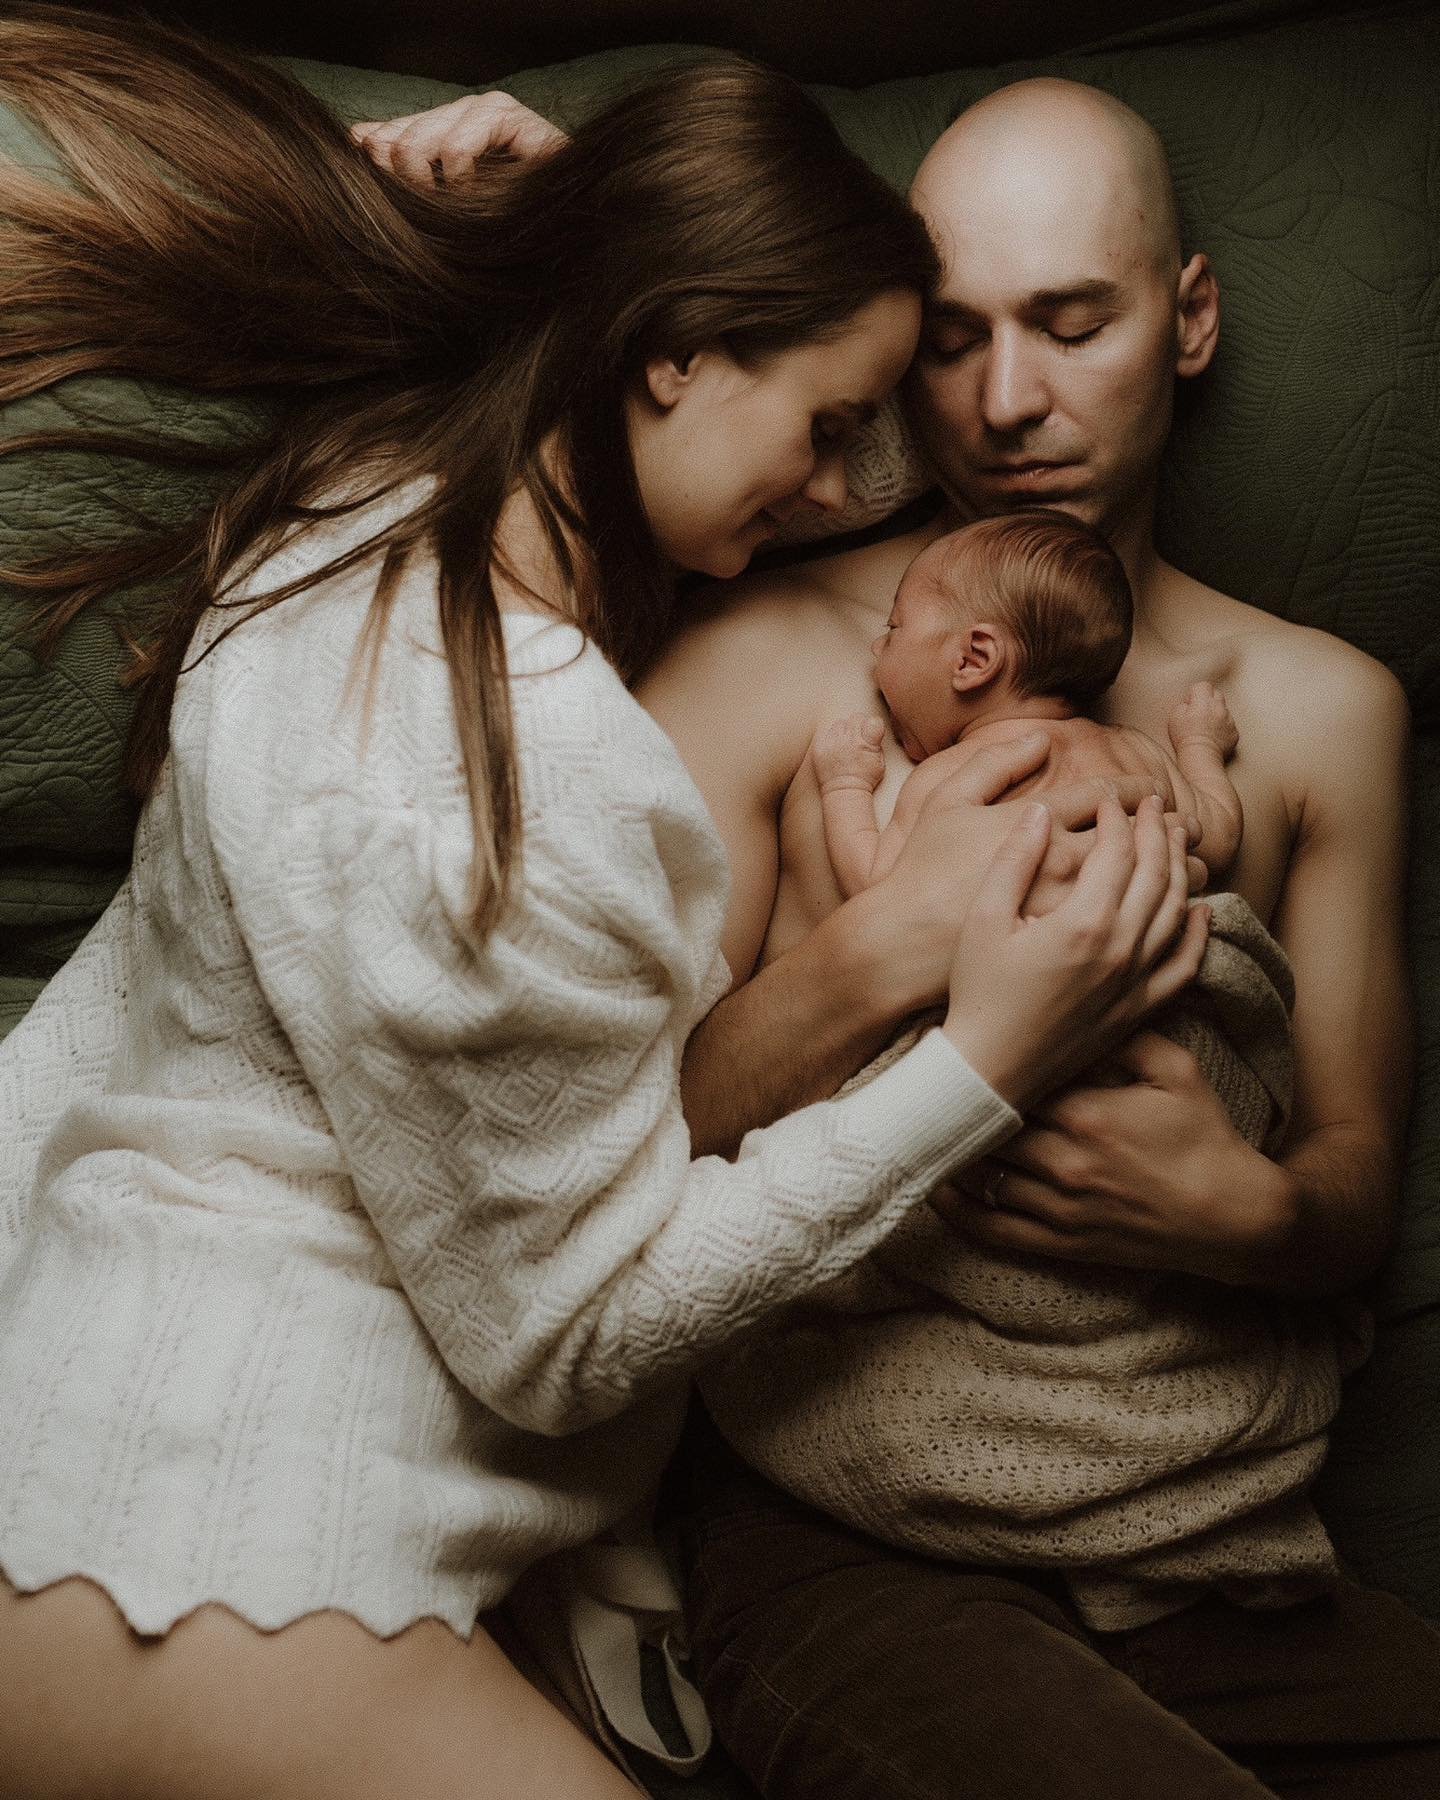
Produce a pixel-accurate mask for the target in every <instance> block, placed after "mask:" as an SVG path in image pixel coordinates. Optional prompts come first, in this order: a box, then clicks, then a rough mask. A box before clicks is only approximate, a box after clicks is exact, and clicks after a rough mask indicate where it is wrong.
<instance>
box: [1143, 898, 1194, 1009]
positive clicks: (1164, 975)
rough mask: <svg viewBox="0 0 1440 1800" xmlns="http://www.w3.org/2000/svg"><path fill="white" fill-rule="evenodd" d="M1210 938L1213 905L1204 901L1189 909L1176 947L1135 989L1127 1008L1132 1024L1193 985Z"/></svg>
mask: <svg viewBox="0 0 1440 1800" xmlns="http://www.w3.org/2000/svg"><path fill="white" fill-rule="evenodd" d="M1209 937H1210V908H1209V907H1208V906H1206V905H1205V904H1204V903H1203V902H1201V903H1200V904H1199V905H1197V906H1192V907H1191V908H1190V909H1189V914H1188V916H1187V918H1186V920H1185V929H1184V930H1183V931H1182V932H1181V934H1180V936H1179V938H1178V939H1177V941H1176V944H1175V948H1174V949H1173V950H1172V951H1171V952H1170V953H1169V955H1168V956H1166V958H1165V960H1164V961H1163V962H1161V963H1159V964H1158V965H1157V966H1156V967H1155V968H1154V969H1152V970H1151V972H1150V974H1149V975H1147V976H1146V978H1145V979H1144V981H1142V982H1141V983H1140V985H1139V986H1138V987H1137V988H1136V989H1135V990H1134V992H1133V994H1132V1000H1133V1002H1134V1005H1133V1007H1132V1008H1130V1009H1127V1010H1128V1011H1129V1014H1130V1021H1131V1022H1132V1023H1133V1022H1135V1021H1136V1020H1139V1019H1141V1018H1143V1017H1144V1016H1145V1014H1146V1013H1148V1012H1153V1011H1154V1009H1155V1008H1156V1007H1157V1006H1164V1004H1165V1003H1166V1001H1167V1000H1173V999H1174V998H1175V996H1176V995H1177V994H1178V993H1179V992H1180V991H1181V990H1182V989H1183V988H1187V987H1188V986H1189V985H1190V983H1191V982H1192V981H1193V980H1194V979H1195V977H1196V976H1197V975H1198V974H1199V973H1200V964H1201V963H1202V962H1203V961H1204V959H1205V946H1206V944H1207V943H1208V941H1209Z"/></svg>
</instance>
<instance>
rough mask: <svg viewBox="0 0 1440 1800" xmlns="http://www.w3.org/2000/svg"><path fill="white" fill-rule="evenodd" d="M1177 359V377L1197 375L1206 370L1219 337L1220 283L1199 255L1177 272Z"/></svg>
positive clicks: (1208, 259)
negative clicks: (1178, 278) (1178, 280)
mask: <svg viewBox="0 0 1440 1800" xmlns="http://www.w3.org/2000/svg"><path fill="white" fill-rule="evenodd" d="M1175 299H1176V310H1177V317H1178V323H1179V329H1178V333H1177V337H1178V343H1179V356H1178V357H1177V358H1176V362H1175V372H1176V374H1177V375H1198V374H1200V372H1201V371H1202V370H1203V369H1208V368H1209V366H1210V359H1211V357H1213V356H1214V354H1215V345H1216V343H1217V342H1218V340H1219V337H1220V283H1219V282H1218V281H1216V279H1215V271H1214V270H1213V269H1212V268H1211V267H1210V258H1209V257H1208V256H1202V255H1200V254H1199V253H1198V252H1197V254H1196V255H1194V256H1192V257H1191V258H1190V260H1189V262H1188V263H1186V265H1185V267H1184V268H1183V269H1182V270H1181V271H1180V284H1179V287H1178V288H1177V290H1176V296H1175Z"/></svg>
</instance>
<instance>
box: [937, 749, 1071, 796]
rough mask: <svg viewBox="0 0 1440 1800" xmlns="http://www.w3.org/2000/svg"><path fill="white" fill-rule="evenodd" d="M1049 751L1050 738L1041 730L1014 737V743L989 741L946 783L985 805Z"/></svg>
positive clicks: (1037, 764) (1031, 770)
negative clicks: (988, 743) (993, 742)
mask: <svg viewBox="0 0 1440 1800" xmlns="http://www.w3.org/2000/svg"><path fill="white" fill-rule="evenodd" d="M1049 754H1050V740H1049V738H1048V737H1046V735H1045V733H1044V732H1043V731H1035V732H1031V733H1030V734H1029V735H1028V736H1026V737H1023V738H1017V739H1016V740H1015V742H1014V743H1013V744H991V745H988V746H987V747H986V748H985V749H984V750H980V751H977V752H976V754H975V755H974V756H972V757H971V758H970V760H969V762H967V763H966V765H965V767H964V768H963V769H962V770H961V771H960V773H959V774H958V775H954V776H952V777H951V778H950V779H949V780H948V781H947V782H946V783H945V786H946V787H947V788H950V789H951V791H952V793H955V794H963V795H964V797H965V798H966V799H967V800H970V801H973V802H974V803H975V804H976V805H979V806H988V805H989V804H990V803H991V801H992V800H998V799H999V798H1000V796H1001V795H1002V794H1003V793H1004V792H1005V791H1006V789H1007V788H1012V787H1014V785H1015V783H1016V782H1017V781H1023V780H1024V779H1025V777H1026V776H1027V775H1033V774H1034V773H1035V771H1036V770H1037V769H1038V768H1039V767H1040V766H1041V764H1042V763H1043V762H1044V761H1045V759H1046V757H1047V756H1049ZM1046 803H1047V805H1048V804H1049V796H1048V795H1047V796H1046Z"/></svg>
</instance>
